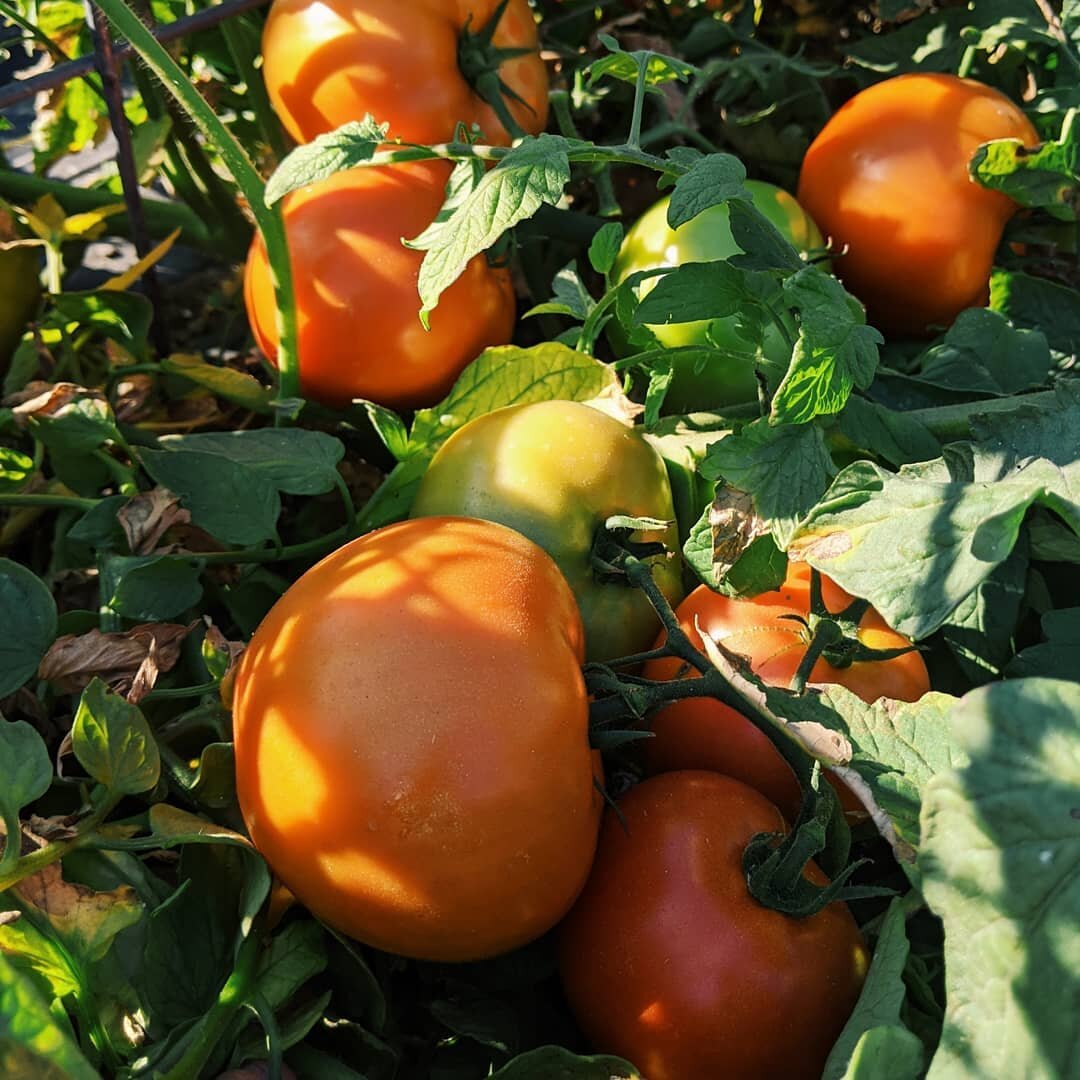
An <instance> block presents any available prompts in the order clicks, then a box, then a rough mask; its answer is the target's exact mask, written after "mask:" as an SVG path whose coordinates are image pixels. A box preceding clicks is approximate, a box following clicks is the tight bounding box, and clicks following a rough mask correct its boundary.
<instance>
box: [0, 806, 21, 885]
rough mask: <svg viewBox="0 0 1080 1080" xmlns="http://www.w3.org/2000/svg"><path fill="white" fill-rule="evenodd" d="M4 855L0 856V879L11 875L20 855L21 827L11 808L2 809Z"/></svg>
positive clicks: (14, 810)
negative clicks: (5, 875)
mask: <svg viewBox="0 0 1080 1080" xmlns="http://www.w3.org/2000/svg"><path fill="white" fill-rule="evenodd" d="M3 817H4V831H5V834H6V835H5V837H4V854H3V855H2V856H0V877H2V876H3V875H4V874H9V873H11V870H12V868H13V867H14V866H15V864H16V863H17V862H18V861H19V856H20V855H21V854H22V825H21V824H20V822H19V814H18V812H17V811H16V809H15V808H14V807H13V806H12V807H4V814H3Z"/></svg>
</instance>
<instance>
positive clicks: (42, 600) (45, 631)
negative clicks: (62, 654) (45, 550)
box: [0, 559, 56, 697]
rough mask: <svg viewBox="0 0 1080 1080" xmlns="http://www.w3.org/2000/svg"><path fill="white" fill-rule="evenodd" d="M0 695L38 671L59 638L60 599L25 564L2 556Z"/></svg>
mask: <svg viewBox="0 0 1080 1080" xmlns="http://www.w3.org/2000/svg"><path fill="white" fill-rule="evenodd" d="M0 625H2V626H3V627H4V632H3V634H0V697H6V696H7V695H8V694H11V693H14V692H15V691H16V690H18V689H19V687H20V686H22V685H23V683H25V682H26V680H27V679H29V678H30V676H31V675H33V674H34V672H35V671H37V667H38V664H39V663H41V658H42V657H43V656H44V655H45V652H46V650H47V649H48V648H49V646H50V645H51V644H52V643H53V639H54V638H55V637H56V601H55V600H53V598H52V593H50V592H49V590H48V589H47V588H46V586H45V583H44V582H43V581H42V580H41V578H39V577H38V576H37V574H35V573H33V572H32V571H30V570H27V568H26V567H25V566H21V565H20V564H19V563H16V562H12V561H11V560H10V559H0Z"/></svg>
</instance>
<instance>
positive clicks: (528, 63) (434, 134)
mask: <svg viewBox="0 0 1080 1080" xmlns="http://www.w3.org/2000/svg"><path fill="white" fill-rule="evenodd" d="M498 3H499V0H274V5H273V7H271V9H270V14H269V16H268V17H267V20H266V27H265V29H264V30H263V39H262V49H263V75H264V77H265V79H266V89H267V92H268V93H269V95H270V101H271V103H272V104H273V106H274V111H275V112H276V113H277V115H278V117H279V118H280V119H281V122H282V123H283V124H284V125H285V127H286V129H287V130H288V132H289V134H290V135H292V137H293V138H294V139H296V140H297V141H298V142H310V141H311V140H312V139H314V138H315V136H316V135H321V134H322V133H323V132H326V131H332V130H333V129H334V128H336V127H340V126H341V125H342V124H344V123H347V122H348V121H350V120H362V119H363V118H364V115H365V114H366V113H370V114H371V115H372V116H373V117H374V118H375V119H376V120H377V121H379V122H380V123H389V124H390V136H391V137H392V138H398V139H403V140H405V141H406V142H419V143H438V142H445V141H447V140H448V139H450V138H452V137H453V135H454V127H455V125H456V124H458V123H459V122H464V123H466V124H469V125H471V124H479V125H480V128H481V130H482V131H483V132H484V137H485V140H486V141H487V142H489V143H494V144H496V145H508V144H509V142H510V135H509V134H508V133H507V131H506V129H505V128H504V127H503V125H502V123H501V121H500V120H499V118H498V117H497V116H496V114H495V111H494V110H493V109H492V108H491V106H490V105H488V104H487V102H486V101H484V100H483V98H481V97H480V95H479V94H478V93H477V91H476V88H475V87H474V86H473V85H471V84H470V82H469V80H468V79H467V78H466V72H465V71H464V70H463V67H462V66H461V65H460V64H459V43H460V41H461V38H462V33H463V31H464V30H465V28H466V26H468V28H469V30H470V31H471V32H474V33H475V32H478V31H480V30H481V29H482V28H483V27H484V26H486V25H487V24H488V23H489V22H490V20H491V18H492V15H493V14H494V12H495V9H496V8H497V7H498ZM492 44H493V45H494V46H495V47H496V48H502V49H523V50H525V51H524V53H523V54H522V55H521V56H514V57H511V58H509V59H507V60H505V61H504V62H503V63H502V64H501V65H499V68H498V78H499V79H501V80H502V81H503V82H504V83H505V84H506V85H507V86H508V87H509V88H510V90H511V91H512V92H513V94H516V95H517V96H518V97H519V98H521V100H520V101H517V100H515V99H514V98H513V96H507V97H506V98H505V100H506V104H507V107H508V109H509V110H510V114H511V115H512V116H513V118H514V120H515V121H516V122H517V124H518V125H519V126H520V127H521V128H522V129H523V130H524V131H526V132H527V133H528V134H531V135H536V134H539V133H540V132H541V131H543V130H544V127H545V126H546V124H547V115H548V80H547V71H546V70H545V68H544V62H543V61H542V60H541V59H540V53H539V46H538V41H537V32H536V23H535V21H534V19H533V16H532V12H531V11H530V9H529V4H528V0H510V3H509V4H508V5H507V8H506V10H505V11H504V12H503V16H502V18H501V19H500V21H499V24H498V26H497V28H496V32H495V36H494V40H493V41H492ZM466 63H467V61H466Z"/></svg>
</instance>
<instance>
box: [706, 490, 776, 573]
mask: <svg viewBox="0 0 1080 1080" xmlns="http://www.w3.org/2000/svg"><path fill="white" fill-rule="evenodd" d="M709 528H710V530H711V532H712V549H713V572H714V573H715V575H716V578H717V580H722V579H723V578H724V577H726V576H727V574H728V571H729V570H731V568H732V567H733V566H734V565H735V564H736V563H737V562H738V561H739V558H740V556H741V555H742V553H743V552H744V551H745V550H746V549H747V548H748V547H749V546H750V545H751V544H752V543H753V542H754V541H755V540H756V539H757V538H758V537H759V536H764V535H765V534H766V533H767V532H768V531H769V526H768V524H767V523H766V522H765V521H763V520H762V519H761V518H760V517H758V515H757V514H756V513H755V512H754V497H753V496H752V495H749V494H747V493H746V492H745V491H739V490H738V489H737V488H733V487H728V486H727V485H720V486H719V487H717V489H716V498H715V499H714V500H713V504H712V506H711V507H710V508H709Z"/></svg>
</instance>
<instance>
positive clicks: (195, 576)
mask: <svg viewBox="0 0 1080 1080" xmlns="http://www.w3.org/2000/svg"><path fill="white" fill-rule="evenodd" d="M109 563H110V573H111V574H112V575H114V580H115V581H116V587H115V588H114V590H113V594H112V596H111V597H109V599H108V606H109V607H110V608H111V609H112V610H113V611H115V612H116V613H117V614H118V615H121V616H123V617H124V618H125V619H136V620H138V621H139V622H163V621H165V620H166V619H172V618H175V617H176V616H177V615H179V614H180V613H181V612H182V611H186V610H187V609H188V608H189V607H193V606H194V605H195V604H197V603H198V602H199V600H200V599H201V598H202V593H203V590H202V585H201V584H200V583H199V575H200V573H201V571H202V563H201V562H199V560H197V559H196V560H193V561H190V562H189V561H187V560H184V559H174V558H171V557H167V556H164V555H136V556H131V557H128V556H118V555H113V556H111V557H110V558H109Z"/></svg>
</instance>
